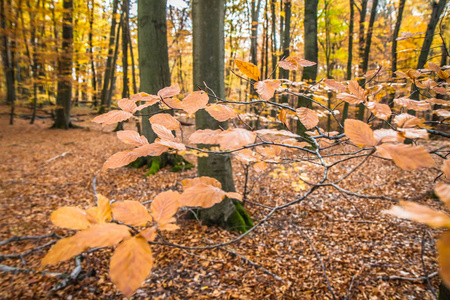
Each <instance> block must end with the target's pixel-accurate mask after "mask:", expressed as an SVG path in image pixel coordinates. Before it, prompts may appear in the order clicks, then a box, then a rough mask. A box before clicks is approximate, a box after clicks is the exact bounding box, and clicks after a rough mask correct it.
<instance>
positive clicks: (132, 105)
mask: <svg viewBox="0 0 450 300" xmlns="http://www.w3.org/2000/svg"><path fill="white" fill-rule="evenodd" d="M117 105H118V106H119V107H120V109H122V110H123V111H126V112H129V113H132V114H133V113H135V111H136V108H137V107H136V101H134V100H130V99H128V98H123V99H120V100H119V101H118V102H117Z"/></svg>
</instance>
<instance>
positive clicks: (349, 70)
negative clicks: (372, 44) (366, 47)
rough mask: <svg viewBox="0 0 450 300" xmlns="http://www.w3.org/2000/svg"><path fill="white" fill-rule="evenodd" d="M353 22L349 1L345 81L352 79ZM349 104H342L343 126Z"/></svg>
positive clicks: (351, 7) (352, 12) (351, 4)
mask: <svg viewBox="0 0 450 300" xmlns="http://www.w3.org/2000/svg"><path fill="white" fill-rule="evenodd" d="M354 21H355V3H354V0H350V23H349V26H348V50H347V53H348V56H347V77H346V79H347V80H351V79H352V62H353V22H354ZM348 107H349V103H348V102H344V109H343V111H342V119H341V123H342V124H344V122H345V120H346V119H347V117H348ZM339 132H341V133H342V132H344V128H340V129H339Z"/></svg>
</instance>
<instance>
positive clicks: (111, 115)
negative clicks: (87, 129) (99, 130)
mask: <svg viewBox="0 0 450 300" xmlns="http://www.w3.org/2000/svg"><path fill="white" fill-rule="evenodd" d="M132 116H133V114H132V113H130V112H127V111H123V110H113V111H110V112H108V113H106V114H103V115H100V116H97V117H95V118H94V119H93V120H92V122H94V123H99V124H103V125H102V126H103V127H104V126H106V125H109V124H115V123H117V122H122V121H125V120H128V119H129V118H131V117H132Z"/></svg>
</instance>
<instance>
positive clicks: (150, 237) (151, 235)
mask: <svg viewBox="0 0 450 300" xmlns="http://www.w3.org/2000/svg"><path fill="white" fill-rule="evenodd" d="M139 235H140V236H142V237H143V238H144V239H145V240H146V241H147V242H153V241H154V240H155V238H156V227H151V228H147V229H145V230H143V231H141V232H140V233H139Z"/></svg>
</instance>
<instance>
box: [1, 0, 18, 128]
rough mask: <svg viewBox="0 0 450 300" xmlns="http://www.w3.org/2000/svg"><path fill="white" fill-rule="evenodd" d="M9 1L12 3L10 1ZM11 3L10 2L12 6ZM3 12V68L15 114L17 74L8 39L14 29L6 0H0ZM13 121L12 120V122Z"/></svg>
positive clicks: (8, 94)
mask: <svg viewBox="0 0 450 300" xmlns="http://www.w3.org/2000/svg"><path fill="white" fill-rule="evenodd" d="M8 3H10V2H9V1H8ZM10 5H11V4H8V6H10ZM0 6H1V12H0V27H1V29H2V31H3V32H4V34H2V41H1V42H2V47H1V50H2V61H3V69H4V74H5V79H6V103H7V104H11V109H12V114H14V100H15V99H16V90H15V75H14V61H13V50H14V49H11V43H10V42H9V41H8V32H10V31H11V30H12V28H11V26H10V24H11V22H8V20H7V15H8V14H9V13H10V12H11V10H10V9H9V10H8V11H6V7H5V0H0ZM10 123H11V122H10Z"/></svg>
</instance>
